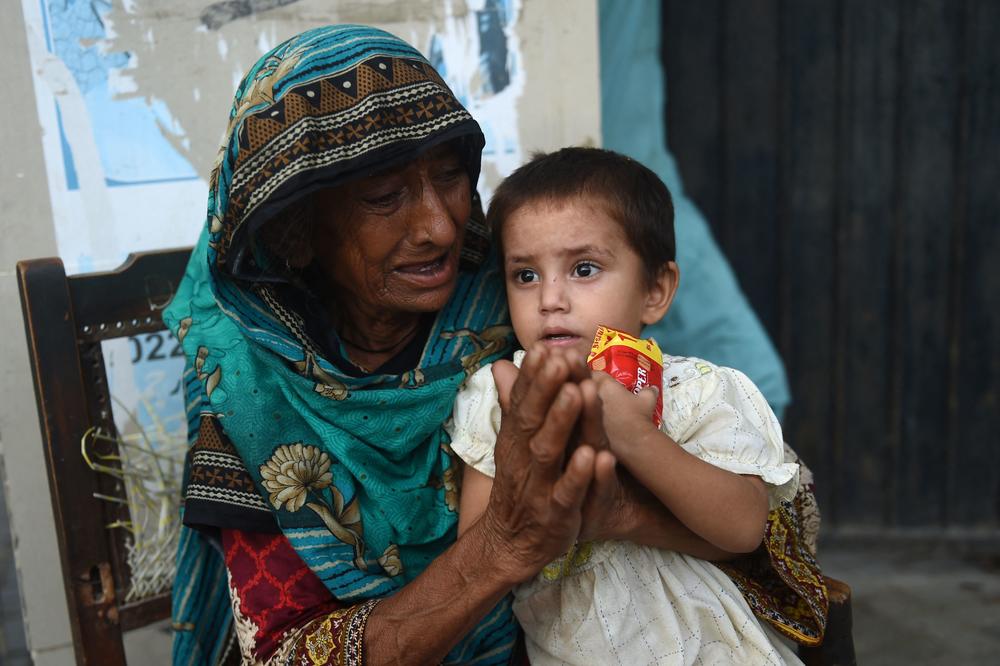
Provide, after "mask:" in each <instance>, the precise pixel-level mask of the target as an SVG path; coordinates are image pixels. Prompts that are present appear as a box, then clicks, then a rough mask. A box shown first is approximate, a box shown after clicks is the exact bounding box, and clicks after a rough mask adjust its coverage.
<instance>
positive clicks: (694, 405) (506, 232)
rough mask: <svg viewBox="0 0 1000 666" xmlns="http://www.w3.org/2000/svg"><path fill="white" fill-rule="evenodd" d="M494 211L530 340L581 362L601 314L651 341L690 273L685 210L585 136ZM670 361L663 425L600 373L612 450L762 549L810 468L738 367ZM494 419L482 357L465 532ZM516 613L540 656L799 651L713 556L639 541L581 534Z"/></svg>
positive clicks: (463, 423)
mask: <svg viewBox="0 0 1000 666" xmlns="http://www.w3.org/2000/svg"><path fill="white" fill-rule="evenodd" d="M488 220H489V223H490V224H491V225H492V227H493V229H494V233H495V234H496V238H497V239H499V241H500V243H501V252H502V257H503V266H504V273H505V276H506V277H505V279H506V284H507V299H508V302H509V305H510V314H511V320H512V322H513V325H514V331H515V333H516V334H517V338H518V341H519V342H520V344H521V346H522V347H524V348H528V347H530V346H531V345H533V344H535V343H536V342H538V341H540V340H541V341H543V342H544V343H545V344H547V345H551V346H553V347H563V348H567V349H569V350H571V351H572V352H573V353H579V354H580V356H581V359H583V358H585V357H586V355H587V353H588V352H589V351H590V347H591V343H592V342H593V340H594V335H595V332H596V330H597V327H598V326H599V325H604V326H608V327H611V328H614V329H618V330H620V331H624V332H626V333H628V334H630V335H633V336H638V335H639V334H640V331H641V329H642V327H643V326H644V325H646V324H651V323H653V322H655V321H658V320H659V319H660V318H661V317H663V315H664V314H665V313H666V311H667V309H668V308H669V307H670V302H671V300H672V299H673V296H674V292H675V290H676V289H677V284H678V278H679V272H678V269H677V265H676V263H675V262H674V250H675V248H674V231H673V205H672V202H671V199H670V193H669V192H668V191H667V188H666V186H665V185H664V184H663V183H662V181H660V179H659V178H658V177H657V176H656V175H655V174H654V173H652V172H651V171H650V170H649V169H647V168H645V167H644V166H642V165H641V164H639V163H637V162H635V161H634V160H631V159H628V158H626V157H624V156H621V155H618V154H617V153H613V152H610V151H604V150H598V149H588V148H567V149H563V150H560V151H558V152H556V153H552V154H548V155H541V156H537V157H535V158H534V159H533V160H531V161H530V162H529V163H527V164H526V165H524V166H522V167H521V168H520V169H518V170H517V171H515V172H514V173H513V174H512V175H511V176H510V177H509V178H508V179H507V180H506V181H505V182H504V183H503V184H502V185H501V186H500V187H499V189H498V190H497V192H496V194H495V196H494V198H493V202H492V205H491V206H490V211H489V216H488ZM523 357H524V352H523V351H522V352H517V353H516V354H515V357H514V361H515V364H517V365H520V362H521V360H522V359H523ZM663 365H664V367H663V386H662V401H663V414H662V425H661V427H660V428H659V429H657V428H656V427H655V426H654V425H653V420H652V417H651V414H652V411H653V404H654V402H655V398H656V394H655V391H651V390H646V391H642V392H641V393H640V394H639V395H633V394H632V393H631V392H630V391H628V390H627V389H626V388H625V387H623V386H621V385H619V384H617V383H616V382H614V381H613V380H611V379H610V377H606V378H602V377H601V376H600V374H599V373H598V375H597V379H598V380H599V381H598V383H599V394H600V396H601V399H602V403H603V418H604V427H605V431H606V433H607V436H608V441H609V445H610V448H611V451H612V453H613V454H614V455H615V457H616V459H617V461H618V464H620V465H624V467H625V468H626V469H627V470H628V471H629V472H630V473H631V475H632V476H633V477H634V478H635V479H636V480H637V481H638V482H639V483H641V484H642V485H643V486H645V487H646V488H647V489H648V490H649V491H651V492H652V493H653V495H655V496H656V498H658V499H659V500H660V501H661V502H662V503H663V504H664V505H665V506H666V507H667V508H668V509H669V510H670V511H671V512H672V513H673V514H674V515H675V516H676V517H677V518H678V519H679V520H680V521H682V522H683V523H684V524H685V525H686V526H687V527H688V528H689V529H690V530H692V531H693V532H694V533H696V534H697V535H699V536H700V537H702V538H703V539H705V540H706V541H708V542H709V543H711V544H713V545H714V546H716V547H718V548H719V549H721V550H723V551H727V552H732V553H736V552H749V551H751V550H753V549H755V548H756V547H757V546H758V545H759V543H760V541H761V538H762V535H763V530H764V525H765V521H766V518H767V512H768V507H769V503H770V505H772V506H773V505H774V503H776V502H778V501H780V500H783V499H790V498H791V497H792V496H794V494H795V489H796V484H797V477H798V466H797V465H795V464H791V463H785V462H784V458H783V445H782V437H781V429H780V426H779V425H778V422H777V419H776V418H775V417H774V414H773V413H772V412H771V410H770V408H769V407H768V405H767V402H766V401H765V400H764V398H763V396H762V395H761V393H760V392H759V391H758V390H757V388H756V387H755V386H754V385H753V384H752V383H751V382H750V380H749V379H747V377H746V376H745V375H743V374H742V373H741V372H739V371H737V370H733V369H731V368H722V367H717V366H714V365H712V364H711V363H708V362H707V361H702V360H699V359H694V358H679V357H671V356H668V355H664V364H663ZM499 426H500V409H499V405H498V398H497V391H496V387H495V385H494V381H493V376H492V374H491V371H490V368H488V367H486V368H482V369H480V370H479V371H478V372H476V373H475V374H474V375H473V376H472V377H470V378H469V380H468V382H467V385H466V387H465V388H464V389H463V390H462V391H461V393H460V394H459V396H458V398H457V400H456V403H455V410H454V417H453V422H452V424H451V425H450V432H451V434H452V443H451V446H452V448H453V449H454V451H455V452H456V453H457V454H458V455H459V456H460V457H461V458H462V459H463V460H464V461H465V462H466V463H467V464H466V467H465V472H464V478H463V489H462V497H461V502H460V509H459V531H464V530H465V529H467V528H468V526H469V525H471V524H473V523H474V522H475V521H476V520H477V519H478V518H479V516H480V515H481V514H482V512H483V510H484V509H485V507H486V504H487V501H488V498H489V493H490V489H491V487H492V477H493V475H494V470H495V467H494V462H493V447H494V444H495V441H496V433H497V432H498V431H499ZM514 612H515V614H516V615H517V617H518V620H519V621H520V623H521V626H522V628H523V629H524V632H525V636H526V642H527V647H528V655H529V657H530V660H531V663H532V666H539V665H542V666H544V665H547V664H588V665H591V664H624V665H628V666H633V665H636V664H693V663H704V664H784V663H793V664H797V663H799V660H798V659H797V658H796V657H795V655H794V654H793V652H792V651H791V649H790V648H789V647H788V646H787V645H786V644H785V643H783V642H782V640H781V639H779V638H777V636H776V634H775V633H773V632H772V631H771V630H770V629H769V628H766V627H765V626H764V625H762V624H761V623H760V622H758V620H757V619H756V618H755V617H754V615H753V613H752V611H751V610H750V607H749V606H748V605H747V603H746V601H745V600H744V598H743V597H742V595H741V594H740V592H739V590H738V589H737V587H736V585H735V584H734V583H733V582H732V581H731V580H730V579H729V578H728V577H727V576H726V575H725V574H724V573H723V572H722V571H720V570H719V569H718V568H716V567H715V566H713V565H712V564H711V563H710V562H707V561H705V560H700V559H697V558H695V557H692V556H689V555H685V554H681V553H678V552H674V551H670V550H661V549H657V548H653V547H650V546H642V545H637V544H633V543H628V542H619V541H607V542H595V543H583V544H577V546H575V547H574V549H573V550H571V552H570V553H568V554H567V555H566V556H564V557H563V558H561V559H560V560H558V561H556V562H553V563H552V564H550V565H549V566H547V567H546V568H545V570H543V571H542V572H541V573H540V574H539V575H538V576H537V577H536V578H535V579H533V580H532V581H529V582H527V583H524V584H522V585H521V586H519V587H518V588H517V589H516V590H515V602H514Z"/></svg>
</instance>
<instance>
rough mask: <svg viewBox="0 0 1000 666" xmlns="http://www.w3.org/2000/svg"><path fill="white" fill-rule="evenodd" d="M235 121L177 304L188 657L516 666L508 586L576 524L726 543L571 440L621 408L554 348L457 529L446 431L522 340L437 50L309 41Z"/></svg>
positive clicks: (537, 357) (372, 34) (564, 541)
mask: <svg viewBox="0 0 1000 666" xmlns="http://www.w3.org/2000/svg"><path fill="white" fill-rule="evenodd" d="M226 136H227V138H226V140H225V142H224V144H223V146H222V148H221V150H220V153H219V158H218V162H217V164H216V166H215V169H214V171H213V173H212V178H211V183H210V194H209V204H208V219H207V225H206V229H205V231H204V232H203V234H202V236H201V239H200V241H199V243H198V245H197V247H196V248H195V251H194V253H193V255H192V258H191V262H190V265H189V267H188V271H187V274H186V276H185V279H184V280H183V282H182V284H181V285H180V288H179V289H178V292H177V296H176V297H175V299H174V301H173V303H172V304H171V306H170V307H169V309H168V310H167V312H166V313H165V315H164V319H165V321H166V322H167V323H168V325H169V326H170V327H171V328H172V329H173V330H174V331H175V332H176V335H177V338H178V339H179V340H180V341H181V344H182V345H183V348H184V351H185V353H186V355H187V358H188V360H189V368H188V372H187V374H186V387H187V396H188V399H187V404H188V410H189V418H190V421H189V424H190V430H191V440H192V447H191V450H190V453H189V458H188V479H187V484H186V487H185V509H184V523H185V525H186V526H187V527H186V528H185V529H184V531H183V533H182V538H181V545H180V549H179V552H178V560H177V564H178V575H177V582H176V584H175V589H174V624H175V628H176V629H177V637H176V639H175V644H174V662H175V663H181V664H203V663H204V664H211V663H219V662H223V661H226V660H227V659H236V658H239V657H242V660H243V661H244V663H258V662H266V663H282V664H285V663H295V664H299V663H303V664H326V663H330V664H361V663H362V661H367V663H369V664H381V663H398V662H404V663H414V664H425V663H438V662H441V661H446V662H453V663H459V662H461V663H480V664H494V663H495V664H501V663H509V662H511V660H512V659H516V658H517V657H516V650H515V648H516V643H517V627H516V625H515V623H514V621H513V619H512V616H511V612H510V604H509V601H508V599H507V593H508V592H509V591H510V590H511V588H512V587H513V586H514V585H515V584H517V583H518V582H520V581H523V580H526V579H528V578H530V577H531V576H532V575H534V574H535V573H537V572H538V571H539V570H540V569H541V568H542V567H543V566H544V565H545V564H547V563H548V562H549V561H551V560H553V559H555V558H556V557H558V556H559V555H561V554H562V553H564V552H565V551H566V549H567V548H568V547H569V546H570V545H571V544H572V543H573V542H574V541H575V540H576V539H577V538H601V539H629V540H634V541H642V542H644V543H651V544H654V545H659V546H662V547H665V548H671V549H674V550H681V551H684V552H689V553H692V554H695V555H698V556H701V557H707V558H715V559H721V558H725V557H727V556H728V554H726V553H721V552H718V551H715V550H714V549H712V548H710V547H709V546H708V545H707V544H705V543H704V542H703V541H701V540H700V539H698V538H697V537H696V536H694V535H693V534H691V533H690V532H688V531H687V530H686V529H685V528H683V527H682V526H680V525H679V523H678V522H677V521H676V520H674V519H673V518H672V517H671V516H669V515H668V514H666V513H665V512H664V511H662V510H660V509H657V508H655V507H651V506H647V505H645V504H642V503H641V502H636V501H630V500H629V499H628V498H629V494H628V493H627V492H626V491H625V489H624V488H622V487H621V486H620V485H619V484H618V481H617V477H616V476H615V474H614V472H613V469H611V468H610V467H609V466H608V465H606V464H599V463H598V462H597V461H598V460H606V458H604V457H601V458H598V457H597V456H596V455H595V452H594V449H593V448H591V447H590V446H587V445H585V444H580V443H579V442H576V441H573V442H571V438H572V437H574V436H575V437H578V438H580V439H581V440H583V441H589V442H597V441H600V440H601V438H602V431H601V426H600V418H599V414H600V406H599V403H598V402H597V399H596V393H595V391H594V388H593V384H592V382H591V381H590V380H589V379H587V378H586V375H585V374H584V373H583V372H582V368H580V367H577V365H574V363H572V362H571V361H570V360H568V359H566V358H564V357H562V356H559V355H557V354H555V353H553V352H547V351H545V350H532V352H531V353H529V355H528V358H527V360H526V361H525V363H524V365H523V367H522V369H521V371H520V375H519V376H518V377H517V379H516V381H515V380H514V376H513V375H514V373H513V371H512V369H511V368H510V366H508V367H507V368H506V369H507V370H508V371H509V374H508V375H503V374H501V373H498V374H500V376H498V378H497V379H498V382H500V383H501V385H503V386H510V385H511V384H513V388H512V389H510V391H511V397H510V408H509V409H508V412H507V414H506V416H505V418H504V420H503V427H502V430H501V432H500V436H499V440H498V444H497V460H498V473H497V478H496V481H495V485H494V489H493V494H492V497H491V501H490V505H489V508H488V509H487V511H486V512H485V514H484V515H483V517H482V519H481V520H479V521H478V523H477V524H476V525H475V527H474V528H472V529H470V530H469V531H468V532H466V533H465V534H463V536H462V537H461V538H460V539H457V540H456V538H455V526H456V520H457V516H456V513H455V510H456V506H457V501H456V500H457V494H458V491H459V489H458V487H457V479H458V478H459V476H460V475H459V468H458V464H459V463H458V462H457V459H456V457H455V456H454V455H453V453H452V452H451V450H450V448H449V446H448V442H449V440H448V436H447V434H446V433H445V431H444V427H443V426H444V423H445V421H446V420H447V419H448V417H449V415H450V411H451V407H452V403H453V400H454V397H455V392H456V390H457V388H458V386H459V385H460V384H461V383H462V381H463V380H464V379H465V378H466V377H467V376H468V375H469V374H470V373H471V372H473V371H474V370H475V369H476V368H478V367H479V366H480V364H482V363H485V362H490V361H493V360H495V359H497V358H500V357H502V356H504V355H507V354H509V352H510V351H511V349H510V345H511V338H510V332H509V328H508V327H507V326H506V317H507V314H506V305H505V300H504V295H503V292H502V280H500V279H499V276H498V274H497V266H496V264H495V259H494V256H493V254H492V253H491V251H490V247H489V242H488V233H487V230H486V228H485V227H484V225H483V222H482V216H481V212H480V210H479V203H478V199H477V197H476V194H475V183H476V181H477V178H478V175H479V168H480V153H481V150H482V147H483V142H484V140H483V135H482V132H481V131H480V129H479V126H478V125H477V124H476V122H475V120H473V118H472V117H471V116H470V115H469V114H468V112H467V111H466V110H465V109H464V108H463V107H462V106H461V105H460V104H459V103H458V101H457V100H456V99H455V98H454V96H453V95H452V93H451V92H450V90H449V89H448V87H447V86H446V85H445V84H444V82H443V81H442V80H441V78H440V77H439V76H438V75H437V73H436V72H435V71H434V70H433V69H432V68H431V66H430V65H429V64H428V63H427V61H426V60H425V59H424V58H423V57H422V56H421V55H420V54H419V53H418V52H417V51H415V50H414V49H413V48H412V47H410V46H409V45H407V44H406V43H404V42H402V41H400V40H399V39H397V38H396V37H393V36H392V35H389V34H387V33H385V32H382V31H379V30H375V29H372V28H367V27H362V26H336V27H327V28H321V29H317V30H312V31H309V32H306V33H303V34H301V35H299V36H297V37H295V38H293V39H291V40H289V41H287V42H285V43H284V44H282V45H280V46H278V47H277V48H275V49H274V50H273V51H271V52H270V53H268V54H267V55H265V56H264V57H263V58H261V60H260V61H259V62H258V63H257V64H256V65H255V66H254V67H253V68H252V69H251V70H250V72H249V73H248V74H247V76H246V77H245V79H244V80H243V82H242V83H241V84H240V87H239V89H238V90H237V93H236V99H235V101H234V105H233V109H232V112H231V114H230V121H229V128H228V131H227V135H226ZM501 372H502V371H501ZM574 433H576V435H574ZM567 444H574V445H575V446H573V447H572V451H573V452H572V454H571V455H566V454H565V451H566V450H567ZM784 543H787V539H785V540H784V541H782V544H784ZM792 546H793V547H794V548H798V549H801V548H803V546H802V544H799V543H793V544H792ZM779 547H780V548H784V546H783V545H779ZM785 550H788V549H787V548H785ZM802 552H803V558H804V559H806V560H808V559H809V558H808V553H807V552H806V551H805V550H803V551H802ZM764 558H765V561H766V559H767V555H766V551H765V554H764ZM807 569H808V567H807ZM812 571H813V570H812V569H809V572H810V574H811V573H812ZM733 575H734V576H739V575H740V574H739V572H738V571H736V570H735V569H734V573H733ZM797 575H798V574H797ZM737 580H739V578H737ZM747 580H748V581H749V579H747ZM751 582H752V581H751ZM786 582H787V581H786ZM810 582H813V583H814V582H815V580H806V583H810ZM820 586H821V583H820ZM752 587H753V585H750V586H748V587H747V588H746V589H747V591H748V593H752V592H753V591H754V590H753V589H751V588H752ZM757 587H758V588H759V587H760V586H759V585H758V586H757ZM793 587H794V586H793ZM787 589H791V588H787ZM761 591H763V592H764V593H767V594H771V593H772V592H773V591H772V590H770V589H767V590H763V588H761V590H758V592H759V593H758V597H760V598H762V594H761V593H760V592H761ZM748 596H749V594H748ZM790 598H791V599H792V603H799V602H801V601H802V599H806V602H807V603H806V605H805V606H803V608H805V610H806V613H807V614H808V611H809V602H810V599H809V597H808V595H802V594H801V593H797V592H794V591H793V592H792V593H791V596H790ZM779 601H780V603H785V604H787V603H788V601H787V599H782V600H779ZM751 605H752V606H754V608H755V610H757V609H758V606H757V605H754V604H753V602H751ZM766 605H767V604H766V603H765V606H766ZM786 615H787V614H786ZM785 619H787V618H785ZM786 624H787V623H786ZM231 628H232V631H231V630H230V629H231ZM810 628H812V627H811V625H810V627H807V628H806V629H805V631H809V629H810ZM819 630H820V631H821V630H822V629H821V627H820V629H819ZM786 633H787V632H786ZM232 637H235V638H232Z"/></svg>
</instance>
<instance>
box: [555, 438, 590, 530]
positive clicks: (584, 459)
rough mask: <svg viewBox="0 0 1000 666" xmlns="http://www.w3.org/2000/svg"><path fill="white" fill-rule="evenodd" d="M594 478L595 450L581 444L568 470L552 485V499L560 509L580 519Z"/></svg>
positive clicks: (567, 466)
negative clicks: (581, 510) (581, 509)
mask: <svg viewBox="0 0 1000 666" xmlns="http://www.w3.org/2000/svg"><path fill="white" fill-rule="evenodd" d="M593 478H594V450H593V449H592V448H590V447H589V446H581V447H580V448H578V449H577V450H576V451H574V452H573V455H572V457H571V458H570V459H569V463H568V464H567V465H566V471H565V472H563V474H562V476H560V477H559V479H558V480H556V482H555V484H554V485H553V486H552V501H553V502H554V503H555V505H556V507H557V509H558V510H560V511H561V512H562V513H563V514H568V516H570V517H576V519H577V520H579V512H580V508H581V507H582V506H583V501H584V499H586V497H587V490H588V489H589V488H590V483H591V480H592V479H593Z"/></svg>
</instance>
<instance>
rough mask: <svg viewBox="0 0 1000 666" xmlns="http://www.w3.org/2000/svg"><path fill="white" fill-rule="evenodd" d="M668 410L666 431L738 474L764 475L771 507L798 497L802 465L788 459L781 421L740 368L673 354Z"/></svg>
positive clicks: (666, 385) (666, 376) (667, 370)
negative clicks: (786, 459) (796, 493)
mask: <svg viewBox="0 0 1000 666" xmlns="http://www.w3.org/2000/svg"><path fill="white" fill-rule="evenodd" d="M663 412H664V419H663V420H664V423H663V429H664V431H665V432H666V433H667V434H668V435H670V437H671V438H673V439H674V440H675V441H676V442H677V443H678V444H680V445H681V446H682V447H683V448H684V450H685V451H687V452H688V453H690V454H692V455H695V456H698V457H699V458H701V459H702V460H704V461H705V462H707V463H710V464H712V465H715V466H716V467H720V468H722V469H725V470H728V471H730V472H733V473H735V474H753V475H755V476H759V477H760V478H761V479H763V480H764V483H766V484H767V486H768V499H769V504H770V507H771V508H774V507H776V506H777V505H778V503H780V502H782V501H787V500H791V499H792V498H793V497H794V496H795V492H796V489H797V488H798V474H799V466H798V465H797V464H795V463H790V462H785V457H784V441H783V439H782V436H781V425H780V424H779V423H778V419H777V418H776V417H775V415H774V413H773V412H772V411H771V408H770V407H769V406H768V404H767V401H766V400H765V399H764V396H763V395H762V394H761V392H760V390H759V389H758V388H757V387H756V386H755V385H754V384H753V382H751V381H750V380H749V379H748V378H747V376H746V375H744V374H743V373H742V372H740V371H739V370H734V369H733V368H723V367H719V366H716V365H713V364H711V363H708V362H706V361H700V360H697V359H687V358H668V359H667V364H666V365H665V366H664V369H663Z"/></svg>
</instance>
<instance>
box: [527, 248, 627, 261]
mask: <svg viewBox="0 0 1000 666" xmlns="http://www.w3.org/2000/svg"><path fill="white" fill-rule="evenodd" d="M559 254H560V255H561V256H564V257H578V256H580V255H592V256H593V255H596V256H599V257H606V258H614V256H615V255H614V253H613V252H611V250H609V249H607V248H605V247H601V246H599V245H574V246H571V247H564V248H562V249H561V250H559ZM534 261H535V255H533V254H508V255H507V263H509V264H530V263H533V262H534Z"/></svg>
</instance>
